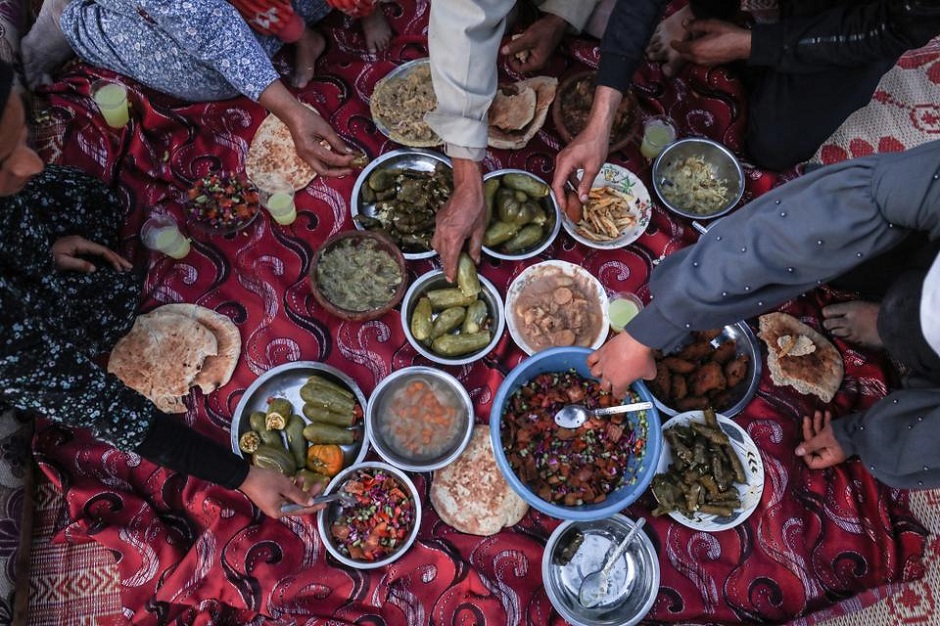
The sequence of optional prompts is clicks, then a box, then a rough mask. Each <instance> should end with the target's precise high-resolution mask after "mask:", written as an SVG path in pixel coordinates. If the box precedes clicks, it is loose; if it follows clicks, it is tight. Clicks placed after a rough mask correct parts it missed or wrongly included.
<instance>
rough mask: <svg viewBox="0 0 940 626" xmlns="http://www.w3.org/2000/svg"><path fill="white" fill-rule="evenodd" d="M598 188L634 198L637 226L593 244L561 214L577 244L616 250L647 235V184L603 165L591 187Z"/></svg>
mask: <svg viewBox="0 0 940 626" xmlns="http://www.w3.org/2000/svg"><path fill="white" fill-rule="evenodd" d="M583 175H584V171H583V170H578V178H579V179H580V178H581V177H582V176H583ZM598 187H613V188H614V189H616V190H617V191H620V192H623V193H625V194H629V195H631V196H633V198H634V200H633V212H634V213H635V214H636V215H637V221H636V223H635V224H634V225H633V226H632V227H630V228H627V229H625V230H624V231H622V232H621V233H620V236H619V237H617V238H616V239H611V240H610V241H594V240H593V239H588V238H587V237H585V236H584V235H582V234H581V233H580V232H579V231H578V226H577V224H575V223H574V222H572V221H571V219H569V218H568V216H567V215H565V214H564V212H563V213H562V225H563V226H564V227H565V230H566V231H568V234H569V235H571V236H572V237H573V238H574V239H575V240H576V241H579V242H581V243H583V244H584V245H586V246H588V247H589V248H596V249H598V250H613V249H616V248H623V247H624V246H628V245H630V244H631V243H633V242H634V241H636V240H637V239H639V238H640V235H642V234H643V233H644V232H646V227H647V226H649V223H650V217H651V215H652V203H651V202H650V192H649V191H648V190H647V189H646V185H644V184H643V181H641V180H640V179H639V178H637V176H636V174H634V173H633V172H631V171H630V170H628V169H626V168H624V167H620V166H619V165H614V164H613V163H604V165H602V166H601V170H600V171H599V172H598V173H597V176H595V177H594V183H593V184H592V185H591V188H592V189H597V188H598Z"/></svg>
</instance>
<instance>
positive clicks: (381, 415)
mask: <svg viewBox="0 0 940 626" xmlns="http://www.w3.org/2000/svg"><path fill="white" fill-rule="evenodd" d="M366 422H367V423H368V424H369V428H370V431H369V439H370V442H371V443H372V447H373V448H375V450H376V452H378V453H379V456H381V457H382V458H383V459H385V460H386V461H388V462H389V463H391V464H392V465H394V466H395V467H398V468H401V469H403V470H407V471H411V472H427V471H430V470H435V469H440V468H442V467H444V466H446V465H449V464H450V463H452V462H453V461H454V460H455V459H456V458H457V457H458V456H460V453H461V452H463V450H464V448H466V447H467V444H468V443H470V436H471V435H472V434H473V422H474V413H473V403H472V402H471V401H470V395H469V394H468V393H467V390H466V389H464V387H463V385H461V384H460V381H458V380H457V379H456V378H454V377H453V376H451V375H450V374H448V373H447V372H444V371H441V370H439V369H434V368H431V367H421V366H416V367H406V368H404V369H400V370H398V371H397V372H395V373H393V374H391V375H390V376H387V377H386V378H384V379H383V380H382V382H380V383H379V384H378V386H377V387H376V388H375V391H373V392H372V396H371V397H370V398H369V405H368V407H367V408H366Z"/></svg>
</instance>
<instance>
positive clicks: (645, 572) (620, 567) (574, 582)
mask: <svg viewBox="0 0 940 626" xmlns="http://www.w3.org/2000/svg"><path fill="white" fill-rule="evenodd" d="M635 525H636V524H635V522H633V521H632V520H630V519H628V518H626V517H624V516H623V515H613V516H612V517H608V518H606V519H601V520H597V521H593V522H575V521H568V522H564V523H562V524H561V525H560V526H558V528H556V529H555V531H554V532H552V534H551V536H549V538H548V543H546V544H545V552H544V553H543V554H542V581H543V583H544V584H545V592H546V593H547V594H548V599H549V600H550V601H551V603H552V606H554V607H555V610H556V611H558V612H559V613H560V614H561V616H562V617H563V618H564V619H565V620H567V621H568V622H569V623H571V624H574V625H575V626H633V625H634V624H636V623H637V622H639V621H640V620H641V619H643V617H644V616H645V615H646V614H647V613H649V610H650V609H651V608H652V607H653V602H655V600H656V594H657V593H658V592H659V577H660V569H659V559H658V558H657V556H656V549H655V548H654V547H653V542H652V541H650V539H649V537H647V535H646V533H645V532H643V531H640V532H639V533H637V536H636V537H635V538H634V539H633V540H632V541H631V542H630V545H629V546H627V549H626V550H625V551H624V554H623V556H622V557H621V558H620V559H618V560H617V561H615V565H614V567H612V568H611V573H610V589H612V590H616V593H614V594H613V596H614V597H613V598H612V599H611V601H610V602H607V603H604V604H602V605H600V606H597V607H593V608H587V607H585V606H584V605H582V604H581V602H580V601H579V600H578V590H579V589H580V588H581V581H582V580H583V579H584V577H585V576H586V575H587V574H589V573H590V572H594V571H597V570H599V569H600V568H601V567H602V566H603V562H604V559H605V557H606V556H607V554H608V552H610V551H611V550H612V549H613V548H614V546H616V545H617V544H619V543H620V542H621V541H623V540H624V539H625V538H626V536H627V533H629V532H630V530H631V529H632V528H633V527H634V526H635ZM578 533H580V534H581V536H583V541H582V543H581V546H580V547H579V548H578V549H577V552H575V553H574V555H573V556H572V557H571V559H570V560H569V561H568V562H567V563H566V564H564V565H562V564H561V563H559V562H557V561H558V559H559V558H560V555H561V553H563V551H565V550H566V549H567V548H569V545H570V543H571V541H572V539H573V538H574V537H575V536H577V534H578ZM561 559H562V560H564V558H563V557H561Z"/></svg>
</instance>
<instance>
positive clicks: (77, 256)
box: [52, 235, 134, 274]
mask: <svg viewBox="0 0 940 626" xmlns="http://www.w3.org/2000/svg"><path fill="white" fill-rule="evenodd" d="M82 255H94V256H100V257H102V258H103V259H104V260H105V261H107V262H108V263H110V264H111V267H113V268H114V269H116V270H117V271H119V272H126V271H127V270H129V269H131V268H132V267H134V266H133V265H132V264H131V262H130V261H128V260H127V259H125V258H124V257H122V256H121V255H120V254H118V253H117V252H115V251H114V250H111V249H110V248H107V247H105V246H102V245H101V244H100V243H95V242H93V241H88V240H87V239H85V238H84V237H80V236H78V235H68V236H66V237H60V238H59V239H56V241H55V243H53V244H52V261H53V262H54V263H55V266H56V268H57V269H59V270H62V271H73V272H83V273H85V274H90V273H92V272H94V271H96V270H97V269H98V268H96V267H95V264H94V263H92V262H91V261H88V260H86V259H83V258H81V256H82Z"/></svg>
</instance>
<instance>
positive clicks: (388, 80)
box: [369, 57, 442, 148]
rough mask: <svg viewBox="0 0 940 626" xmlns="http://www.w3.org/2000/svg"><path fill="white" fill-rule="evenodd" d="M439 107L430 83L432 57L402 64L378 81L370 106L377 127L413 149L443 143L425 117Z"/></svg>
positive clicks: (387, 135) (395, 140) (389, 136)
mask: <svg viewBox="0 0 940 626" xmlns="http://www.w3.org/2000/svg"><path fill="white" fill-rule="evenodd" d="M435 107H437V96H435V95H434V85H433V84H432V83H431V60H430V59H428V58H426V57H425V58H423V59H415V60H414V61H409V62H407V63H405V64H403V65H399V66H398V67H396V68H395V69H393V70H392V71H391V72H389V73H388V74H387V75H386V76H385V78H382V79H381V80H379V82H377V83H376V84H375V89H374V90H373V91H372V97H371V98H369V109H370V111H371V112H372V120H373V121H374V122H375V127H376V128H378V129H379V132H381V133H382V134H383V135H385V136H386V137H388V138H389V139H391V140H392V141H394V142H397V143H400V144H401V145H403V146H410V147H412V148H431V147H434V146H439V145H441V143H442V142H441V138H440V137H438V136H437V133H435V132H434V131H433V130H432V129H431V127H430V126H428V124H427V122H425V121H424V116H425V115H426V114H427V113H429V112H430V111H432V110H434V108H435Z"/></svg>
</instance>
